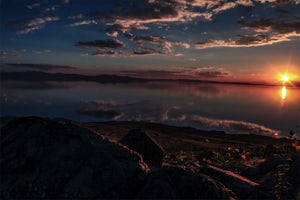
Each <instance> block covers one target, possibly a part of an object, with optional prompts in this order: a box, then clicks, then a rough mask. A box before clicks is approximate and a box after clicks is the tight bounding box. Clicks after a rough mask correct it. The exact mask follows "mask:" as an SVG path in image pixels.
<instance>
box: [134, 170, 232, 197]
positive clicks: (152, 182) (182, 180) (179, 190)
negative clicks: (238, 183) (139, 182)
mask: <svg viewBox="0 0 300 200" xmlns="http://www.w3.org/2000/svg"><path fill="white" fill-rule="evenodd" d="M137 198H138V199H144V198H149V199H159V198H162V199H237V198H236V196H235V195H234V194H233V192H232V191H231V190H229V189H228V188H226V187H225V186H224V185H222V184H221V183H219V182H217V181H214V180H212V179H211V178H209V177H208V176H205V175H204V174H196V173H194V172H192V171H190V170H188V169H184V168H182V167H179V166H164V167H161V168H158V169H155V170H153V171H152V172H150V173H149V174H148V175H147V179H146V184H145V186H144V188H143V189H142V190H141V192H140V193H139V194H138V196H137Z"/></svg>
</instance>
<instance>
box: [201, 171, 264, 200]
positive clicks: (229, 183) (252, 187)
mask: <svg viewBox="0 0 300 200" xmlns="http://www.w3.org/2000/svg"><path fill="white" fill-rule="evenodd" d="M201 171H202V172H203V173H205V174H206V175H208V176H210V177H211V178H213V179H215V180H217V181H220V182H222V183H223V184H224V185H225V186H226V187H228V188H229V189H231V190H232V191H233V192H234V193H235V194H236V195H237V196H238V197H239V198H242V199H245V198H247V197H248V196H249V195H250V194H251V193H252V192H254V191H257V190H258V189H259V184H258V183H255V182H253V181H251V180H249V179H247V178H246V177H243V176H241V175H239V174H236V173H234V172H231V171H228V170H223V169H220V168H218V167H215V166H212V165H206V166H205V167H202V168H201Z"/></svg>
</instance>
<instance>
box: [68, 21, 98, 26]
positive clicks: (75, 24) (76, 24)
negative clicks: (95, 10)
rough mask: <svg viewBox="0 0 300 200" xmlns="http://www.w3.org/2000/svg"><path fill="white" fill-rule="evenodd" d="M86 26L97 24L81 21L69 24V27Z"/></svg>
mask: <svg viewBox="0 0 300 200" xmlns="http://www.w3.org/2000/svg"><path fill="white" fill-rule="evenodd" d="M88 24H97V22H96V21H95V20H83V21H79V22H74V23H72V24H70V27H74V26H82V25H88Z"/></svg>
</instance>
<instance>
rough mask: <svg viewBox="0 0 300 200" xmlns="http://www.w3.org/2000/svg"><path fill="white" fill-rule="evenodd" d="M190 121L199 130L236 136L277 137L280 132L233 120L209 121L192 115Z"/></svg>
mask: <svg viewBox="0 0 300 200" xmlns="http://www.w3.org/2000/svg"><path fill="white" fill-rule="evenodd" d="M191 121H193V122H194V123H196V124H198V125H200V128H207V129H210V130H211V129H215V130H225V131H228V132H229V133H237V134H257V135H267V136H277V135H278V133H279V132H280V131H278V130H273V129H270V128H267V127H265V126H262V125H259V124H254V123H250V122H243V121H234V120H218V119H210V118H206V117H203V116H199V115H193V116H192V117H191Z"/></svg>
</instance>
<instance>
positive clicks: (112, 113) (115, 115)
mask: <svg viewBox="0 0 300 200" xmlns="http://www.w3.org/2000/svg"><path fill="white" fill-rule="evenodd" d="M77 113H78V114H81V115H90V116H93V117H98V118H104V119H110V120H111V119H113V120H117V119H119V118H121V117H122V116H123V113H121V112H119V111H116V110H104V109H96V110H90V109H82V110H79V111H78V112H77Z"/></svg>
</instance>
